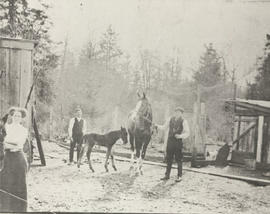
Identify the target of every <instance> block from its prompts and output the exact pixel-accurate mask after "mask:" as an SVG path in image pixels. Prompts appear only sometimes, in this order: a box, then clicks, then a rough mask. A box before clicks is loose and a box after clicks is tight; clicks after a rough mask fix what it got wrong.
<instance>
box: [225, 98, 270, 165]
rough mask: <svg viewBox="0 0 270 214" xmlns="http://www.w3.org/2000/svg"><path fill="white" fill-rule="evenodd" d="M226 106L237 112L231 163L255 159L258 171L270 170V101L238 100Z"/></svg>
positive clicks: (229, 102)
mask: <svg viewBox="0 0 270 214" xmlns="http://www.w3.org/2000/svg"><path fill="white" fill-rule="evenodd" d="M225 104H226V106H227V107H229V108H231V109H234V112H235V120H234V121H235V127H234V140H233V142H232V146H233V147H232V148H233V151H232V157H231V161H232V162H234V163H238V164H243V163H245V159H251V160H252V159H253V160H254V162H256V168H257V169H261V168H262V169H266V168H270V101H261V100H244V99H236V100H226V101H225Z"/></svg>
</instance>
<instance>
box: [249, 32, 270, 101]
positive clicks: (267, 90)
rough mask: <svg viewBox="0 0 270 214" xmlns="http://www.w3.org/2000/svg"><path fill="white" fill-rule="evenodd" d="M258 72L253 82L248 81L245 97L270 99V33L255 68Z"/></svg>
mask: <svg viewBox="0 0 270 214" xmlns="http://www.w3.org/2000/svg"><path fill="white" fill-rule="evenodd" d="M257 70H258V74H257V76H256V77H255V82H254V83H248V90H247V98H248V99H256V100H259V99H261V100H270V35H268V34H267V41H266V44H265V48H264V56H263V57H261V62H260V63H259V66H258V68H257Z"/></svg>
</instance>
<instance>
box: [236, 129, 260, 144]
mask: <svg viewBox="0 0 270 214" xmlns="http://www.w3.org/2000/svg"><path fill="white" fill-rule="evenodd" d="M255 127H256V124H250V126H249V127H248V128H247V129H246V130H245V131H244V132H243V133H242V134H240V135H239V137H237V138H236V139H235V140H234V141H233V143H232V144H235V143H237V142H238V141H239V140H240V139H241V138H243V137H244V136H245V135H246V134H247V133H249V132H250V130H251V129H253V128H255Z"/></svg>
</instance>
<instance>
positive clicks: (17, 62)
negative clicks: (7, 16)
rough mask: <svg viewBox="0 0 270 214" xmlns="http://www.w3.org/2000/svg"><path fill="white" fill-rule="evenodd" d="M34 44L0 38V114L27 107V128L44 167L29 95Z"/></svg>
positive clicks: (22, 40)
mask: <svg viewBox="0 0 270 214" xmlns="http://www.w3.org/2000/svg"><path fill="white" fill-rule="evenodd" d="M36 45H37V42H36V41H32V40H25V39H16V38H6V37H0V115H4V114H6V113H7V111H8V109H9V108H10V107H11V106H20V107H25V108H27V110H28V112H29V114H28V118H27V123H28V127H29V128H30V127H33V129H34V133H35V137H36V140H37V146H38V151H39V154H40V159H41V164H42V165H46V162H45V157H44V154H43V149H42V145H41V141H40V138H39V133H38V129H37V124H36V119H35V111H34V106H33V99H31V96H30V95H31V92H32V89H33V85H34V83H33V81H34V80H33V76H34V74H33V52H34V48H35V46H36ZM29 98H30V99H29ZM30 112H31V113H30Z"/></svg>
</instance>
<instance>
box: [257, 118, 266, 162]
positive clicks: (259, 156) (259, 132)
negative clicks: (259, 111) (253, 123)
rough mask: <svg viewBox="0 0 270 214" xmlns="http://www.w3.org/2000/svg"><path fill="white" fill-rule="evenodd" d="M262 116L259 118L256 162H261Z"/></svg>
mask: <svg viewBox="0 0 270 214" xmlns="http://www.w3.org/2000/svg"><path fill="white" fill-rule="evenodd" d="M263 124H264V116H259V122H258V141H257V154H256V161H257V162H258V163H260V162H261V154H262V141H263V139H262V138H263Z"/></svg>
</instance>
